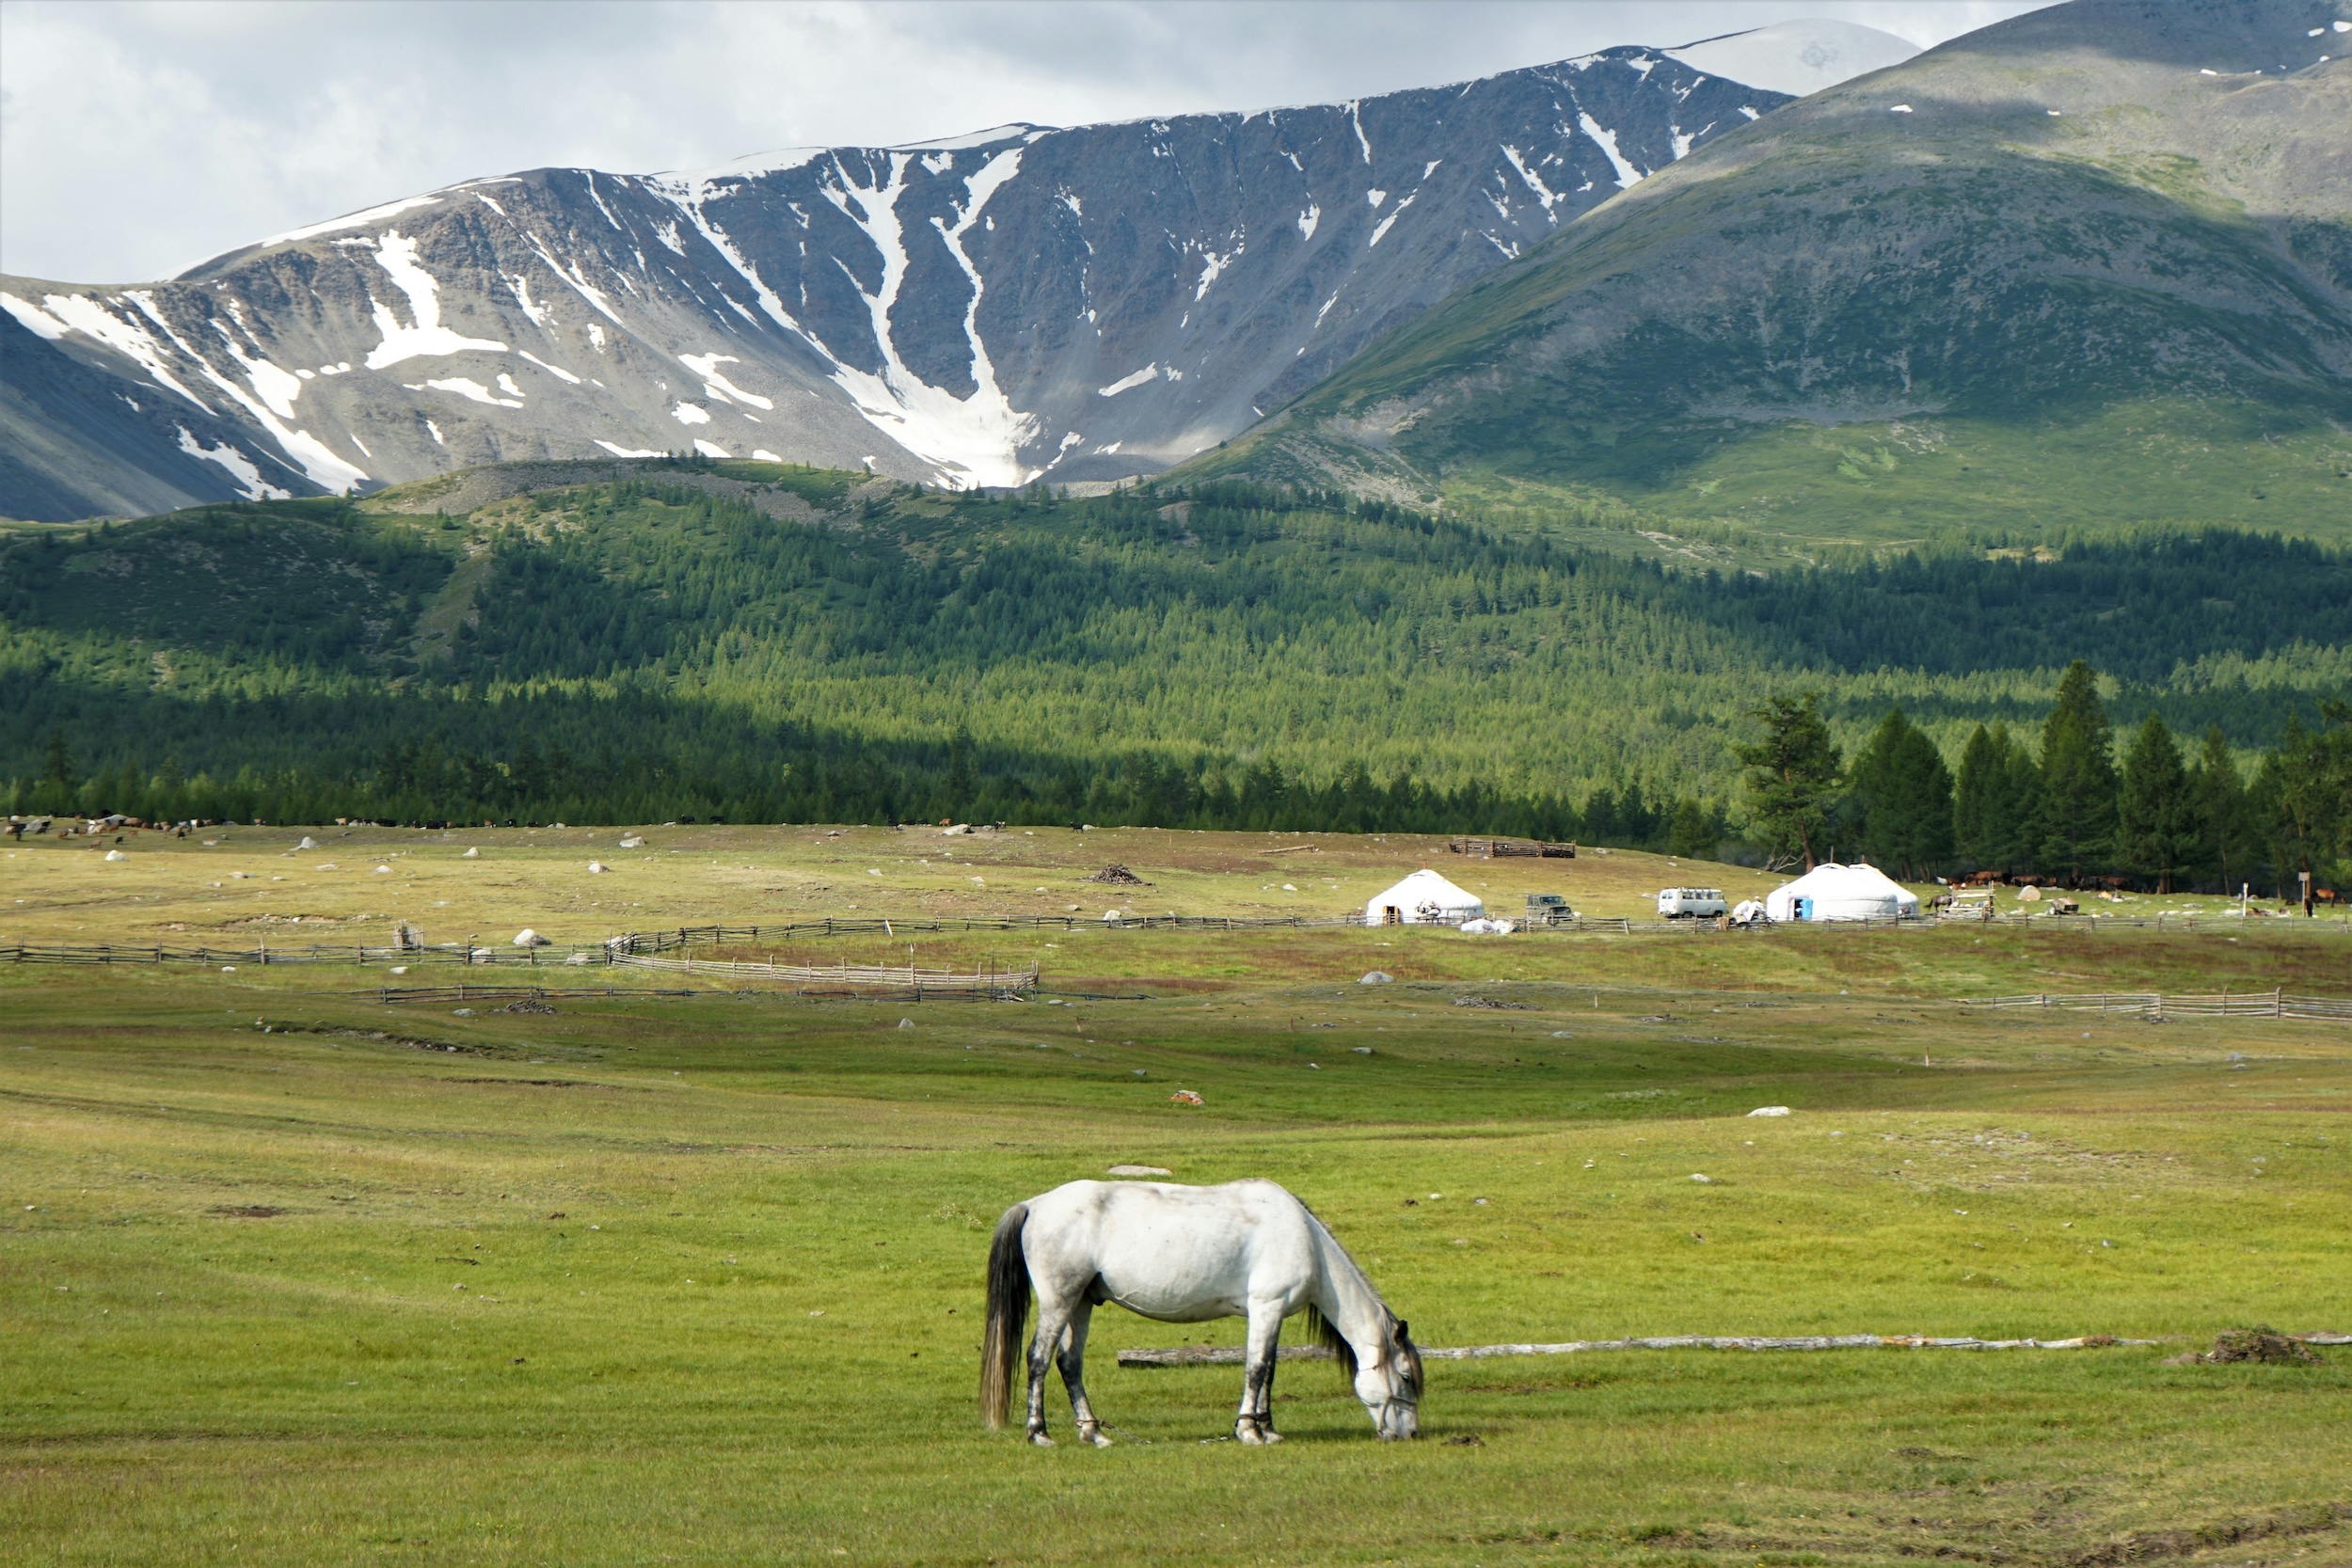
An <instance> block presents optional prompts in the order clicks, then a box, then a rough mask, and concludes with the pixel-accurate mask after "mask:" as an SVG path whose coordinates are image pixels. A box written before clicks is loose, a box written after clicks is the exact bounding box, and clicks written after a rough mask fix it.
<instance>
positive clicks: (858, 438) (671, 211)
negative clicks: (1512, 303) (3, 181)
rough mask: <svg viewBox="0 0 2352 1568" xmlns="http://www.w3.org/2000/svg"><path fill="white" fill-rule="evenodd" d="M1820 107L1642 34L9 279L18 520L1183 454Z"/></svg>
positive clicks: (419, 210) (993, 475)
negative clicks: (570, 471)
mask: <svg viewBox="0 0 2352 1568" xmlns="http://www.w3.org/2000/svg"><path fill="white" fill-rule="evenodd" d="M1786 101H1787V99H1786V96H1785V95H1783V94H1780V93H1776V92H1772V91H1768V90H1764V89H1761V88H1756V87H1746V86H1742V85H1740V84H1739V83H1737V82H1734V81H1731V80H1728V79H1725V78H1723V77H1720V76H1715V75H1710V74H1708V72H1707V71H1702V70H1700V69H1698V68H1697V67H1695V66H1692V65H1690V64H1687V63H1685V62H1684V61H1683V60H1681V59H1678V58H1675V57H1672V56H1670V55H1666V54H1664V53H1661V52H1659V51H1655V50H1644V49H1635V48H1624V49H1613V50H1609V51H1606V52H1603V53H1601V54H1598V55H1589V56H1585V57H1582V58H1579V59H1574V60H1569V61H1565V62H1562V63H1560V64H1556V65H1549V66H1542V67H1537V68H1534V69H1530V70H1524V71H1511V72H1508V73H1505V74H1503V75H1500V76H1494V77H1488V78H1486V79H1483V80H1480V81H1474V82H1470V83H1467V84H1458V85H1455V86H1452V87H1435V88H1425V89H1417V90H1413V91H1407V92H1398V93H1391V94H1388V95H1386V96H1383V97H1376V98H1366V99H1362V100H1359V101H1357V102H1352V103H1338V104H1327V105H1322V106H1318V107H1310V108H1296V109H1277V110H1270V111H1263V112H1259V113H1253V114H1246V115H1245V114H1221V115H1192V116H1183V117H1177V118H1172V119H1157V120H1138V121H1134V122H1131V123H1125V124H1113V125H1095V126H1085V127H1079V128H1076V129H1072V130H1049V129H1045V128H1041V127H1036V126H1028V125H1013V126H1006V127H1003V128H1000V129H998V130H994V131H988V132H983V133H980V134H977V135H968V136H962V137H958V138H954V139H951V140H946V141H941V142H936V143H931V144H927V145H922V146H914V147H900V148H886V149H882V148H834V149H808V150H798V151H790V152H779V153H772V154H769V155H766V156H762V157H755V158H750V159H746V160H743V161H742V162H740V163H739V164H735V165H730V166H725V167H721V168H715V169H703V170H695V171H689V172H680V173H670V174H654V175H616V174H607V173H603V172H600V171H596V170H592V169H578V168H543V169H534V170H531V171H529V172H526V173H522V174H516V175H509V176H505V177H501V178H496V179H484V180H474V181H468V182H463V183H461V184H457V185H453V186H450V187H448V188H446V189H442V190H437V191H431V192H427V193H425V194H423V195H420V196H413V197H409V198H406V199H405V200H400V201H393V202H388V203H386V204H384V205H382V206H378V207H374V208H371V209H369V210H367V211H365V212H359V213H354V214H350V215H348V216H345V217H342V218H339V219H336V220H334V221H332V222H327V223H321V224H316V225H313V226H311V227H310V228H307V229H301V230H295V231H294V232H292V233H287V234H278V235H274V236H272V237H271V238H269V239H267V240H264V241H262V243H261V244H259V245H251V246H247V247H246V248H245V249H242V250H238V251H233V252H231V253H230V254H228V255H226V256H222V257H219V258H217V259H215V260H214V261H209V262H206V263H205V264H203V265H201V266H199V267H197V268H195V269H194V270H193V271H191V272H189V273H187V274H186V275H184V276H183V277H179V278H176V279H173V280H171V281H168V282H159V283H152V284H145V285H140V286H137V287H115V288H95V287H87V286H80V285H70V284H60V283H54V282H47V281H42V280H38V279H28V278H17V277H9V278H5V279H0V305H5V306H6V308H7V316H6V319H4V320H0V351H5V371H6V374H5V377H4V378H0V380H5V387H4V388H0V436H5V437H6V439H5V442H0V514H5V515H13V516H22V517H36V518H64V517H76V516H82V515H93V514H101V513H135V512H147V511H154V510H161V509H163V508H165V507H168V506H172V505H181V504H187V503H189V502H192V501H198V500H206V499H226V498H229V497H231V496H236V495H251V496H258V495H264V494H269V493H272V492H276V491H285V492H292V493H294V494H311V493H317V492H320V491H325V490H342V489H344V488H346V487H350V486H354V485H358V486H362V487H365V486H369V485H373V484H375V483H396V482H399V481H403V480H409V479H416V478H421V477H424V476H427V475H430V474H433V473H436V472H439V471H443V470H447V469H450V468H453V467H462V466H467V465H471V464H478V463H485V462H496V461H502V460H512V459H522V458H535V457H546V456H596V455H597V454H599V453H612V454H617V455H636V454H643V455H652V454H656V453H660V452H664V451H676V450H681V449H686V448H690V447H691V448H692V449H694V450H697V451H704V452H707V453H712V454H720V453H723V454H726V455H729V456H735V457H776V458H782V459H788V460H800V461H810V462H815V463H819V464H825V465H831V466H836V467H855V466H857V465H859V464H861V463H870V464H871V465H872V467H874V468H875V469H876V470H877V471H879V472H882V473H887V474H891V475H895V476H898V477H901V478H906V479H920V480H923V481H926V482H930V483H952V484H958V485H970V484H976V483H977V484H991V485H1002V484H1012V483H1025V482H1027V481H1029V480H1032V479H1035V478H1040V477H1042V478H1045V479H1047V480H1049V481H1054V482H1061V481H1069V480H1082V479H1103V478H1111V477H1118V476H1124V475H1128V474H1136V473H1150V472H1154V471H1157V470H1158V469H1160V468H1163V467H1167V466H1168V465H1169V464H1172V463H1174V462H1178V461H1181V460H1182V459H1184V458H1185V457H1187V456H1189V455H1191V454H1193V453H1195V452H1198V451H1201V450H1202V449H1204V448H1207V447H1211V446H1214V445H1215V444H1216V443H1217V442H1218V441H1220V440H1223V439H1224V438H1226V437H1227V436H1231V435H1232V434H1233V433H1234V432H1236V431H1238V430H1240V429H1242V428H1244V427H1245V426H1247V425H1248V424H1250V423H1251V422H1252V421H1253V420H1256V419H1257V418H1258V417H1259V415H1260V413H1261V411H1271V410H1272V409H1273V408H1274V407H1275V406H1276V405H1277V404H1280V403H1282V402H1284V401H1286V400H1288V399H1290V398H1292V397H1294V396H1295V395H1296V394H1297V393H1299V392H1300V391H1303V390H1304V389H1305V388H1308V387H1310V386H1311V385H1312V384H1314V383H1315V382H1316V381H1318V380H1320V379H1321V378H1322V377H1323V376H1324V375H1326V374H1327V373H1328V372H1330V371H1332V370H1333V369H1334V368H1336V367H1337V366H1338V365H1340V364H1341V363H1343V361H1345V360H1346V359H1347V358H1348V357H1349V356H1352V355H1354V354H1355V353H1357V352H1358V351H1359V350H1360V349H1361V348H1363V347H1365V346H1366V345H1367V344H1369V343H1370V342H1372V341H1375V339H1377V338H1379V337H1381V336H1382V335H1384V334H1386V333H1387V332H1388V331H1390V330H1391V328H1393V327H1395V326H1396V325H1399V324H1400V323H1402V322H1405V321H1406V320H1408V319H1410V318H1412V317H1413V316H1415V315H1417V314H1418V313H1420V312H1421V311H1422V310H1423V309H1427V308H1428V307H1429V306H1430V305H1432V304H1434V303H1436V302H1437V301H1438V300H1439V299H1441V298H1443V297H1444V296H1445V295H1446V294H1448V293H1451V292H1453V291H1454V289H1456V288H1458V287H1460V286H1461V285H1463V284H1465V283H1467V282H1469V281H1470V280H1471V279H1473V278H1475V277H1478V276H1479V275H1481V274H1483V273H1485V272H1486V271H1487V270H1489V269H1490V268H1492V267H1494V266H1496V265H1498V264H1500V263H1502V262H1503V261H1507V260H1509V259H1512V258H1515V257H1517V256H1518V255H1520V254H1521V253H1523V252H1524V251H1525V250H1526V249H1527V248H1528V247H1530V246H1531V245H1536V244H1539V243H1540V242H1542V241H1543V240H1545V239H1546V238H1548V237H1549V236H1550V235H1551V234H1552V233H1554V232H1555V231H1556V230H1559V229H1560V227H1561V226H1562V225H1564V224H1565V223H1566V222H1567V221H1568V220H1569V219H1571V218H1573V217H1575V216H1577V215H1578V214H1581V213H1582V212H1584V211H1586V210H1587V209H1589V208H1591V207H1593V206H1595V205H1597V203H1599V202H1600V201H1602V200H1604V199H1606V198H1609V197H1612V196H1613V195H1615V194H1616V193H1618V192H1619V191H1621V190H1624V189H1626V188H1627V187H1629V186H1630V185H1632V184H1633V183H1635V182H1637V181H1640V180H1641V179H1643V178H1644V177H1645V176H1646V175H1648V174H1649V173H1651V172H1653V171H1654V170H1657V169H1659V168H1661V167H1663V166H1666V165H1668V164H1671V163H1673V162H1675V161H1676V160H1677V159H1679V158H1681V157H1682V156H1683V155H1685V154H1686V153H1688V152H1689V151H1690V150H1692V148H1693V147H1696V146H1698V145H1701V144H1703V143H1705V142H1707V141H1708V140H1709V139H1710V138H1713V137H1717V136H1721V135H1724V134H1726V133H1727V132H1730V131H1733V130H1735V129H1737V128H1738V127H1740V126H1742V125H1745V124H1746V123H1748V122H1749V121H1750V120H1753V119H1756V118H1757V117H1758V116H1759V115H1761V114H1763V113H1765V112H1766V111H1768V110H1770V109H1772V108H1773V107H1775V106H1776V105H1778V104H1780V103H1784V102H1786Z"/></svg>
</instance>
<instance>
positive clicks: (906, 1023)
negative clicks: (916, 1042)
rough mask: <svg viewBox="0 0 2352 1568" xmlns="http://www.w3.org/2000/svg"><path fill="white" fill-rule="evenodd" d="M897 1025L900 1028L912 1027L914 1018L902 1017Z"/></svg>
mask: <svg viewBox="0 0 2352 1568" xmlns="http://www.w3.org/2000/svg"><path fill="white" fill-rule="evenodd" d="M898 1027H899V1028H901V1029H912V1028H914V1020H913V1019H911V1018H902V1019H900V1020H899V1021H898Z"/></svg>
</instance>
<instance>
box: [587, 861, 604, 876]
mask: <svg viewBox="0 0 2352 1568" xmlns="http://www.w3.org/2000/svg"><path fill="white" fill-rule="evenodd" d="M588 875H590V876H591V877H601V876H603V875H604V862H602V861H590V862H589V863H588Z"/></svg>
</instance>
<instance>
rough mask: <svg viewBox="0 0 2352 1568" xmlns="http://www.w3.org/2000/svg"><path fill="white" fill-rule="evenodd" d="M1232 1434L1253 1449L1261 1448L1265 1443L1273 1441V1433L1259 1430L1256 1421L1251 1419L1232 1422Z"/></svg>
mask: <svg viewBox="0 0 2352 1568" xmlns="http://www.w3.org/2000/svg"><path fill="white" fill-rule="evenodd" d="M1233 1435H1234V1436H1235V1437H1238V1438H1240V1439H1241V1440H1242V1441H1243V1442H1245V1443H1247V1444H1248V1445H1249V1446H1250V1447H1251V1448H1253V1449H1256V1448H1263V1447H1264V1446H1265V1445H1266V1444H1267V1443H1270V1442H1272V1441H1274V1433H1270V1432H1261V1431H1259V1430H1258V1428H1257V1425H1256V1423H1254V1422H1251V1421H1235V1422H1234V1423H1233Z"/></svg>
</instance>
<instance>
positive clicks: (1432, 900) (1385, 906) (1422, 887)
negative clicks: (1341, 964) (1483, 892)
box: [1364, 866, 1486, 926]
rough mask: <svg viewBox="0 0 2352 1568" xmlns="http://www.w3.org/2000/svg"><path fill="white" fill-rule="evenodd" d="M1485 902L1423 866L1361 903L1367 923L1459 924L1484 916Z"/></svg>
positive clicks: (1378, 924)
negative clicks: (1363, 903)
mask: <svg viewBox="0 0 2352 1568" xmlns="http://www.w3.org/2000/svg"><path fill="white" fill-rule="evenodd" d="M1485 917H1486V901H1485V900H1484V899H1482V898H1480V897H1479V896H1478V895H1476V894H1474V893H1470V892H1468V891H1466V890H1465V889H1462V888H1458V887H1455V886H1454V884H1453V883H1452V882H1449V881H1447V880H1446V879H1444V878H1443V877H1440V876H1438V874H1437V873H1436V872H1434V871H1432V870H1430V869H1429V868H1428V867H1426V866H1423V867H1422V869H1421V870H1419V871H1416V872H1414V873H1413V874H1412V875H1411V876H1409V877H1407V878H1406V879H1404V880H1403V881H1401V882H1399V883H1397V884H1396V885H1395V886H1394V887H1392V888H1390V889H1388V890H1387V891H1385V892H1382V893H1375V894H1374V895H1372V898H1371V899H1370V901H1369V902H1367V903H1366V904H1365V905H1364V924H1365V925H1367V926H1459V925H1461V924H1462V922H1464V921H1466V920H1480V919H1484V918H1485Z"/></svg>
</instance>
